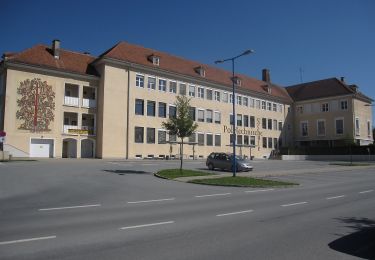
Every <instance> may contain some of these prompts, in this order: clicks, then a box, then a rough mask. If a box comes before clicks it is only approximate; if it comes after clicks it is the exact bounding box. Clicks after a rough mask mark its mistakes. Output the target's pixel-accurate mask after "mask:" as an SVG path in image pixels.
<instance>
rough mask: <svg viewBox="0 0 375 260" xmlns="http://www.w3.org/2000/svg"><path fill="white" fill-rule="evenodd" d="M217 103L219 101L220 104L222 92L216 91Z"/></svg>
mask: <svg viewBox="0 0 375 260" xmlns="http://www.w3.org/2000/svg"><path fill="white" fill-rule="evenodd" d="M215 101H219V102H220V91H216V90H215Z"/></svg>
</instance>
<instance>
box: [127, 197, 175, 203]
mask: <svg viewBox="0 0 375 260" xmlns="http://www.w3.org/2000/svg"><path fill="white" fill-rule="evenodd" d="M167 200H175V198H168V199H157V200H140V201H128V202H127V203H128V204H137V203H148V202H158V201H167Z"/></svg>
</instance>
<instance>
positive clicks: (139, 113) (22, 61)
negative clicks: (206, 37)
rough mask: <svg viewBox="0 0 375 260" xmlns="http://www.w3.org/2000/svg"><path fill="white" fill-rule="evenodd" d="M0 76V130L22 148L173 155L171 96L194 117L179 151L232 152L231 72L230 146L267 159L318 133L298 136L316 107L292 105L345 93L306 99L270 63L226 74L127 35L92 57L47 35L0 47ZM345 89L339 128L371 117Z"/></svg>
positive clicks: (28, 151)
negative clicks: (255, 71)
mask: <svg viewBox="0 0 375 260" xmlns="http://www.w3.org/2000/svg"><path fill="white" fill-rule="evenodd" d="M0 75H1V76H0V95H1V98H0V100H1V106H0V130H4V131H5V132H6V134H7V136H6V142H5V144H4V150H7V151H9V152H10V153H11V154H13V156H20V157H29V156H30V157H74V158H84V157H98V158H154V157H157V158H165V157H167V156H170V157H174V156H176V155H177V154H179V148H178V145H176V141H177V140H176V137H175V136H170V135H168V133H167V132H166V131H165V130H164V129H162V128H161V123H162V122H163V121H165V120H166V119H167V117H170V116H175V115H176V107H175V105H174V102H175V97H176V95H186V96H189V97H190V98H191V106H192V110H191V115H192V117H193V118H194V120H196V121H197V122H198V124H199V127H198V129H197V131H196V133H195V134H194V135H192V136H191V137H190V138H188V140H186V141H188V143H189V144H190V145H188V146H186V147H185V148H184V157H186V158H205V157H206V156H207V155H208V154H209V153H211V152H213V151H218V150H219V151H226V152H231V151H232V148H231V146H230V145H231V143H232V142H233V140H232V139H233V138H232V135H231V134H232V131H233V130H232V127H231V123H232V122H231V120H233V116H232V115H231V113H232V104H231V102H232V94H231V93H232V80H234V81H235V84H236V97H235V102H236V113H237V115H236V125H237V126H236V129H235V131H236V135H237V140H236V143H237V146H238V147H237V153H239V154H242V155H244V156H254V157H257V158H268V157H269V156H270V154H271V153H272V151H274V150H277V149H278V147H280V146H294V145H295V144H297V145H307V144H309V145H310V144H312V143H313V142H315V141H317V140H318V139H316V138H315V137H314V136H313V135H312V134H308V135H307V136H303V137H302V136H300V131H299V126H300V125H302V123H301V122H304V121H308V122H311V123H308V124H307V126H306V125H305V124H303V129H306V127H307V129H309V130H308V131H309V132H308V133H312V131H314V130H313V128H312V127H313V125H312V124H313V123H312V122H313V120H315V116H317V115H314V114H313V113H311V114H306V113H305V114H303V116H310V117H306V118H305V117H302V115H301V114H298V113H296V111H295V110H296V109H297V107H300V106H304V105H305V104H306V107H308V104H309V102H310V101H308V100H311V102H310V103H314V104H315V103H317V102H320V101H321V100H323V101H324V100H325V99H326V98H328V99H329V100H330V101H329V102H332V105H331V106H334V105H333V104H335V101H334V100H336V99H337V98H340V100H341V99H342V97H344V96H345V95H343V94H342V93H340V94H339V95H329V96H325V92H324V91H323V92H321V95H322V96H320V97H315V96H311V97H309V96H307V99H305V97H303V95H302V97H301V95H300V94H299V93H301V92H304V90H301V89H304V88H305V87H303V86H292V87H288V88H284V87H280V86H278V85H276V84H274V83H272V82H271V80H270V74H269V71H268V70H263V72H262V80H257V79H254V78H250V77H248V76H246V75H239V74H237V75H236V77H235V78H234V79H232V73H231V72H228V71H225V70H222V69H219V68H217V67H213V66H208V65H205V64H201V63H199V62H195V61H190V60H186V59H183V58H180V57H176V56H173V55H170V54H167V53H163V52H159V51H156V50H152V49H148V48H144V47H141V46H137V45H132V44H129V43H126V42H120V43H118V44H116V45H115V46H113V47H112V48H111V49H109V50H107V51H106V52H104V53H103V54H102V55H100V56H99V57H94V56H91V55H90V54H88V53H83V54H82V53H77V52H73V51H68V50H64V49H62V48H61V47H60V41H58V40H54V41H53V42H52V45H51V46H45V45H36V46H34V47H32V48H30V49H27V50H25V51H22V52H19V53H6V54H4V56H3V60H2V61H1V66H0ZM341 85H343V86H346V84H344V83H341ZM352 87H353V86H349V87H348V88H349V89H352ZM345 98H347V101H348V107H350V109H349V108H348V109H347V110H345V111H341V112H342V113H341V112H340V113H341V114H342V115H343V117H345V119H344V122H345V127H346V124H347V122H349V119H347V118H346V117H347V116H348V117H350V116H353V115H355V117H358V118H359V123H361V124H363V122H366V120H370V119H371V110H370V109H369V108H368V107H365V106H363V107H362V106H361V105H362V103H363V104H371V101H372V100H371V99H370V98H368V97H366V96H364V95H363V94H360V93H359V92H358V91H357V92H356V93H354V92H350V94H349V93H348V94H347V95H346V96H345ZM331 99H332V101H331ZM350 102H352V103H350ZM361 102H362V103H361ZM349 103H350V104H349ZM330 104H331V103H330ZM305 109H308V108H305ZM352 110H353V112H352ZM354 110H355V111H354ZM326 112H327V113H326V115H327V116H328V115H331V117H332V118H334V119H335V118H338V117H340V116H339V115H338V114H337V115H336V114H333V113H336V112H334V111H333V110H329V111H326ZM349 112H350V115H347V114H349ZM341 114H340V115H341ZM319 116H320V115H319ZM319 116H318V117H319ZM320 119H325V120H326V121H325V122H326V123H325V124H324V127H325V128H327V132H326V136H324V138H322V140H334V139H335V138H333V137H332V138H331V134H330V132H329V131H330V130H328V129H330V124H332V123H331V118H330V117H327V118H326V117H324V118H323V117H322V116H320V117H319V118H317V119H316V120H320ZM338 124H339V123H338ZM353 124H354V123H353ZM370 125H371V121H370ZM320 127H322V126H321V123H320ZM310 128H311V130H310ZM360 129H361V128H360ZM361 131H364V130H363V129H361V130H360V133H362V132H361ZM363 133H365V131H364V132H363ZM304 134H305V132H304ZM345 134H346V132H345ZM345 134H343V135H342V136H344V137H345V138H346V135H345ZM348 134H349V131H348ZM365 134H366V133H365ZM358 137H360V138H359V139H360V140H368V139H369V138H368V136H366V137H363V136H362V135H359V136H358ZM362 137H363V138H362ZM309 138H310V139H309ZM314 138H315V139H314ZM329 138H331V139H329ZM336 139H337V138H336ZM336 139H335V140H336ZM307 142H310V143H307ZM360 143H361V144H363V143H364V141H360Z"/></svg>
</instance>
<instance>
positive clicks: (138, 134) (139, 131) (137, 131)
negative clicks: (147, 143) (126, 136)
mask: <svg viewBox="0 0 375 260" xmlns="http://www.w3.org/2000/svg"><path fill="white" fill-rule="evenodd" d="M134 142H136V143H143V127H138V126H136V127H134Z"/></svg>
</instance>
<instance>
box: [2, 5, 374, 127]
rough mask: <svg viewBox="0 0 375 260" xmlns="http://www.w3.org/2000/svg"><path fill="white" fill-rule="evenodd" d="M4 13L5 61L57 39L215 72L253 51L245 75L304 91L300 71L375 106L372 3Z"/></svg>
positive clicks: (243, 62) (20, 8) (8, 8)
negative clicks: (339, 84)
mask: <svg viewBox="0 0 375 260" xmlns="http://www.w3.org/2000/svg"><path fill="white" fill-rule="evenodd" d="M0 10H1V21H2V29H1V31H2V33H1V40H0V53H4V52H6V51H21V50H23V49H26V48H29V47H31V46H33V45H34V44H38V43H44V44H50V42H51V41H52V40H53V39H55V38H57V39H60V40H61V44H62V47H63V48H66V49H70V50H75V51H81V52H84V51H88V52H90V53H92V54H93V55H99V54H101V53H102V52H104V51H105V50H107V49H109V48H110V47H112V46H113V45H114V44H116V43H117V42H119V41H127V42H130V43H134V44H139V45H142V46H145V47H148V48H153V49H157V50H160V51H165V52H168V53H171V54H174V55H177V56H181V57H184V58H187V59H191V60H196V61H199V62H202V63H205V64H211V65H213V64H214V63H213V62H214V61H215V60H217V59H221V58H228V57H231V56H234V55H237V54H239V53H241V52H242V51H243V50H245V49H254V50H255V51H256V53H255V54H252V55H250V56H245V57H242V58H241V59H239V60H238V62H237V63H236V71H237V72H239V73H243V74H247V75H249V76H251V77H255V78H261V70H262V69H263V68H268V69H270V71H271V80H272V81H273V82H274V83H276V84H279V85H281V86H288V85H293V84H298V83H300V82H301V73H300V69H302V80H303V81H304V82H306V81H313V80H319V79H324V78H329V77H345V80H346V81H347V82H348V83H350V84H357V85H358V86H359V87H360V91H362V92H363V93H365V94H366V95H368V96H370V97H372V98H375V15H374V14H375V1H373V0H330V1H328V0H314V1H311V0H299V1H298V0H295V1H292V0H283V1H280V0H269V1H267V0H259V1H258V0H247V1H246V0H244V1H242V0H232V1H221V0H218V1H205V0H189V1H187V0H186V1H178V0H174V1H171V0H165V1H163V0H159V1H143V0H138V1H113V0H106V1H96V0H92V1H78V0H67V1H64V0H60V1H53V0H49V1H38V0H33V1H29V0H23V1H22V0H0ZM220 67H222V68H226V69H228V70H230V64H223V65H221V66H220ZM373 121H374V120H373Z"/></svg>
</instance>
